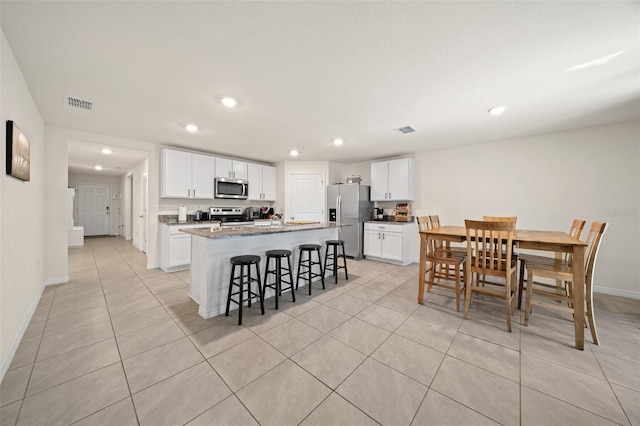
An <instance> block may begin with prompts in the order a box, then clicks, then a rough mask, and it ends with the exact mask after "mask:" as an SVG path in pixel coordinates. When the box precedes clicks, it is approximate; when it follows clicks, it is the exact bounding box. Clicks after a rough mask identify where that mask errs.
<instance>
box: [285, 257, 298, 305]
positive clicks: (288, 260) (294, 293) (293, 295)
mask: <svg viewBox="0 0 640 426" xmlns="http://www.w3.org/2000/svg"><path fill="white" fill-rule="evenodd" d="M287 263H288V264H289V283H290V285H291V297H292V298H293V301H294V302H295V301H296V292H295V291H293V275H291V270H292V269H291V256H287Z"/></svg>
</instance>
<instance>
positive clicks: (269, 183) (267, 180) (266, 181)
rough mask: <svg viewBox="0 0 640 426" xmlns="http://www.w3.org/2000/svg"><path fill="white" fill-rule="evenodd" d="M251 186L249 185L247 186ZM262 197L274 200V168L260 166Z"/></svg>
mask: <svg viewBox="0 0 640 426" xmlns="http://www.w3.org/2000/svg"><path fill="white" fill-rule="evenodd" d="M249 188H251V186H249ZM262 199H263V200H266V201H276V168H275V167H271V166H262Z"/></svg>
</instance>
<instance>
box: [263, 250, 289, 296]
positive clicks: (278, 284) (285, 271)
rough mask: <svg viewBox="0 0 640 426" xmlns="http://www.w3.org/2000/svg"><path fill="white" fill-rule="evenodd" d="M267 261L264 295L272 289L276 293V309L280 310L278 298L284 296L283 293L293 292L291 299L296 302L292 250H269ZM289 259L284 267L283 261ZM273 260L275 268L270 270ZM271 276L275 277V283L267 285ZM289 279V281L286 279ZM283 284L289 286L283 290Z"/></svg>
mask: <svg viewBox="0 0 640 426" xmlns="http://www.w3.org/2000/svg"><path fill="white" fill-rule="evenodd" d="M266 255H267V261H266V263H265V265H264V286H263V288H262V294H263V295H264V294H265V291H266V289H267V288H272V289H273V291H275V292H276V309H278V297H279V296H282V291H283V290H284V291H286V290H291V297H292V298H293V301H294V302H295V301H296V294H295V292H294V291H293V277H292V276H291V251H290V250H269V251H267V253H266ZM284 258H286V259H287V267H284V266H283V265H282V259H284ZM271 259H273V260H274V262H275V267H274V268H272V269H269V265H270V263H271ZM269 275H274V276H275V281H274V282H273V283H271V284H267V282H268V281H269ZM287 276H288V277H289V279H288V281H286V280H285V279H284V278H285V277H287ZM282 284H288V285H287V286H286V287H285V288H282Z"/></svg>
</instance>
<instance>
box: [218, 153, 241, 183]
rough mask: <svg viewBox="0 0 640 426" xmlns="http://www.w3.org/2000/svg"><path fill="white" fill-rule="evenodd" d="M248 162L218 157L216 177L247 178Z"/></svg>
mask: <svg viewBox="0 0 640 426" xmlns="http://www.w3.org/2000/svg"><path fill="white" fill-rule="evenodd" d="M247 167H248V165H247V163H246V162H244V161H235V160H231V159H229V158H219V157H216V177H222V178H233V179H245V180H247Z"/></svg>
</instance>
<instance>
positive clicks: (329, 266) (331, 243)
mask: <svg viewBox="0 0 640 426" xmlns="http://www.w3.org/2000/svg"><path fill="white" fill-rule="evenodd" d="M338 247H340V248H341V249H342V254H338ZM330 249H332V250H330ZM339 257H341V258H342V266H340V264H339V263H338V258H339ZM329 260H331V263H328V261H329ZM339 269H344V277H345V279H347V280H348V279H349V272H348V271H347V256H346V255H345V254H344V240H327V248H326V251H325V252H324V270H325V272H326V271H328V270H331V271H333V272H332V274H331V275H333V277H334V279H335V283H336V284H338V270H339Z"/></svg>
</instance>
